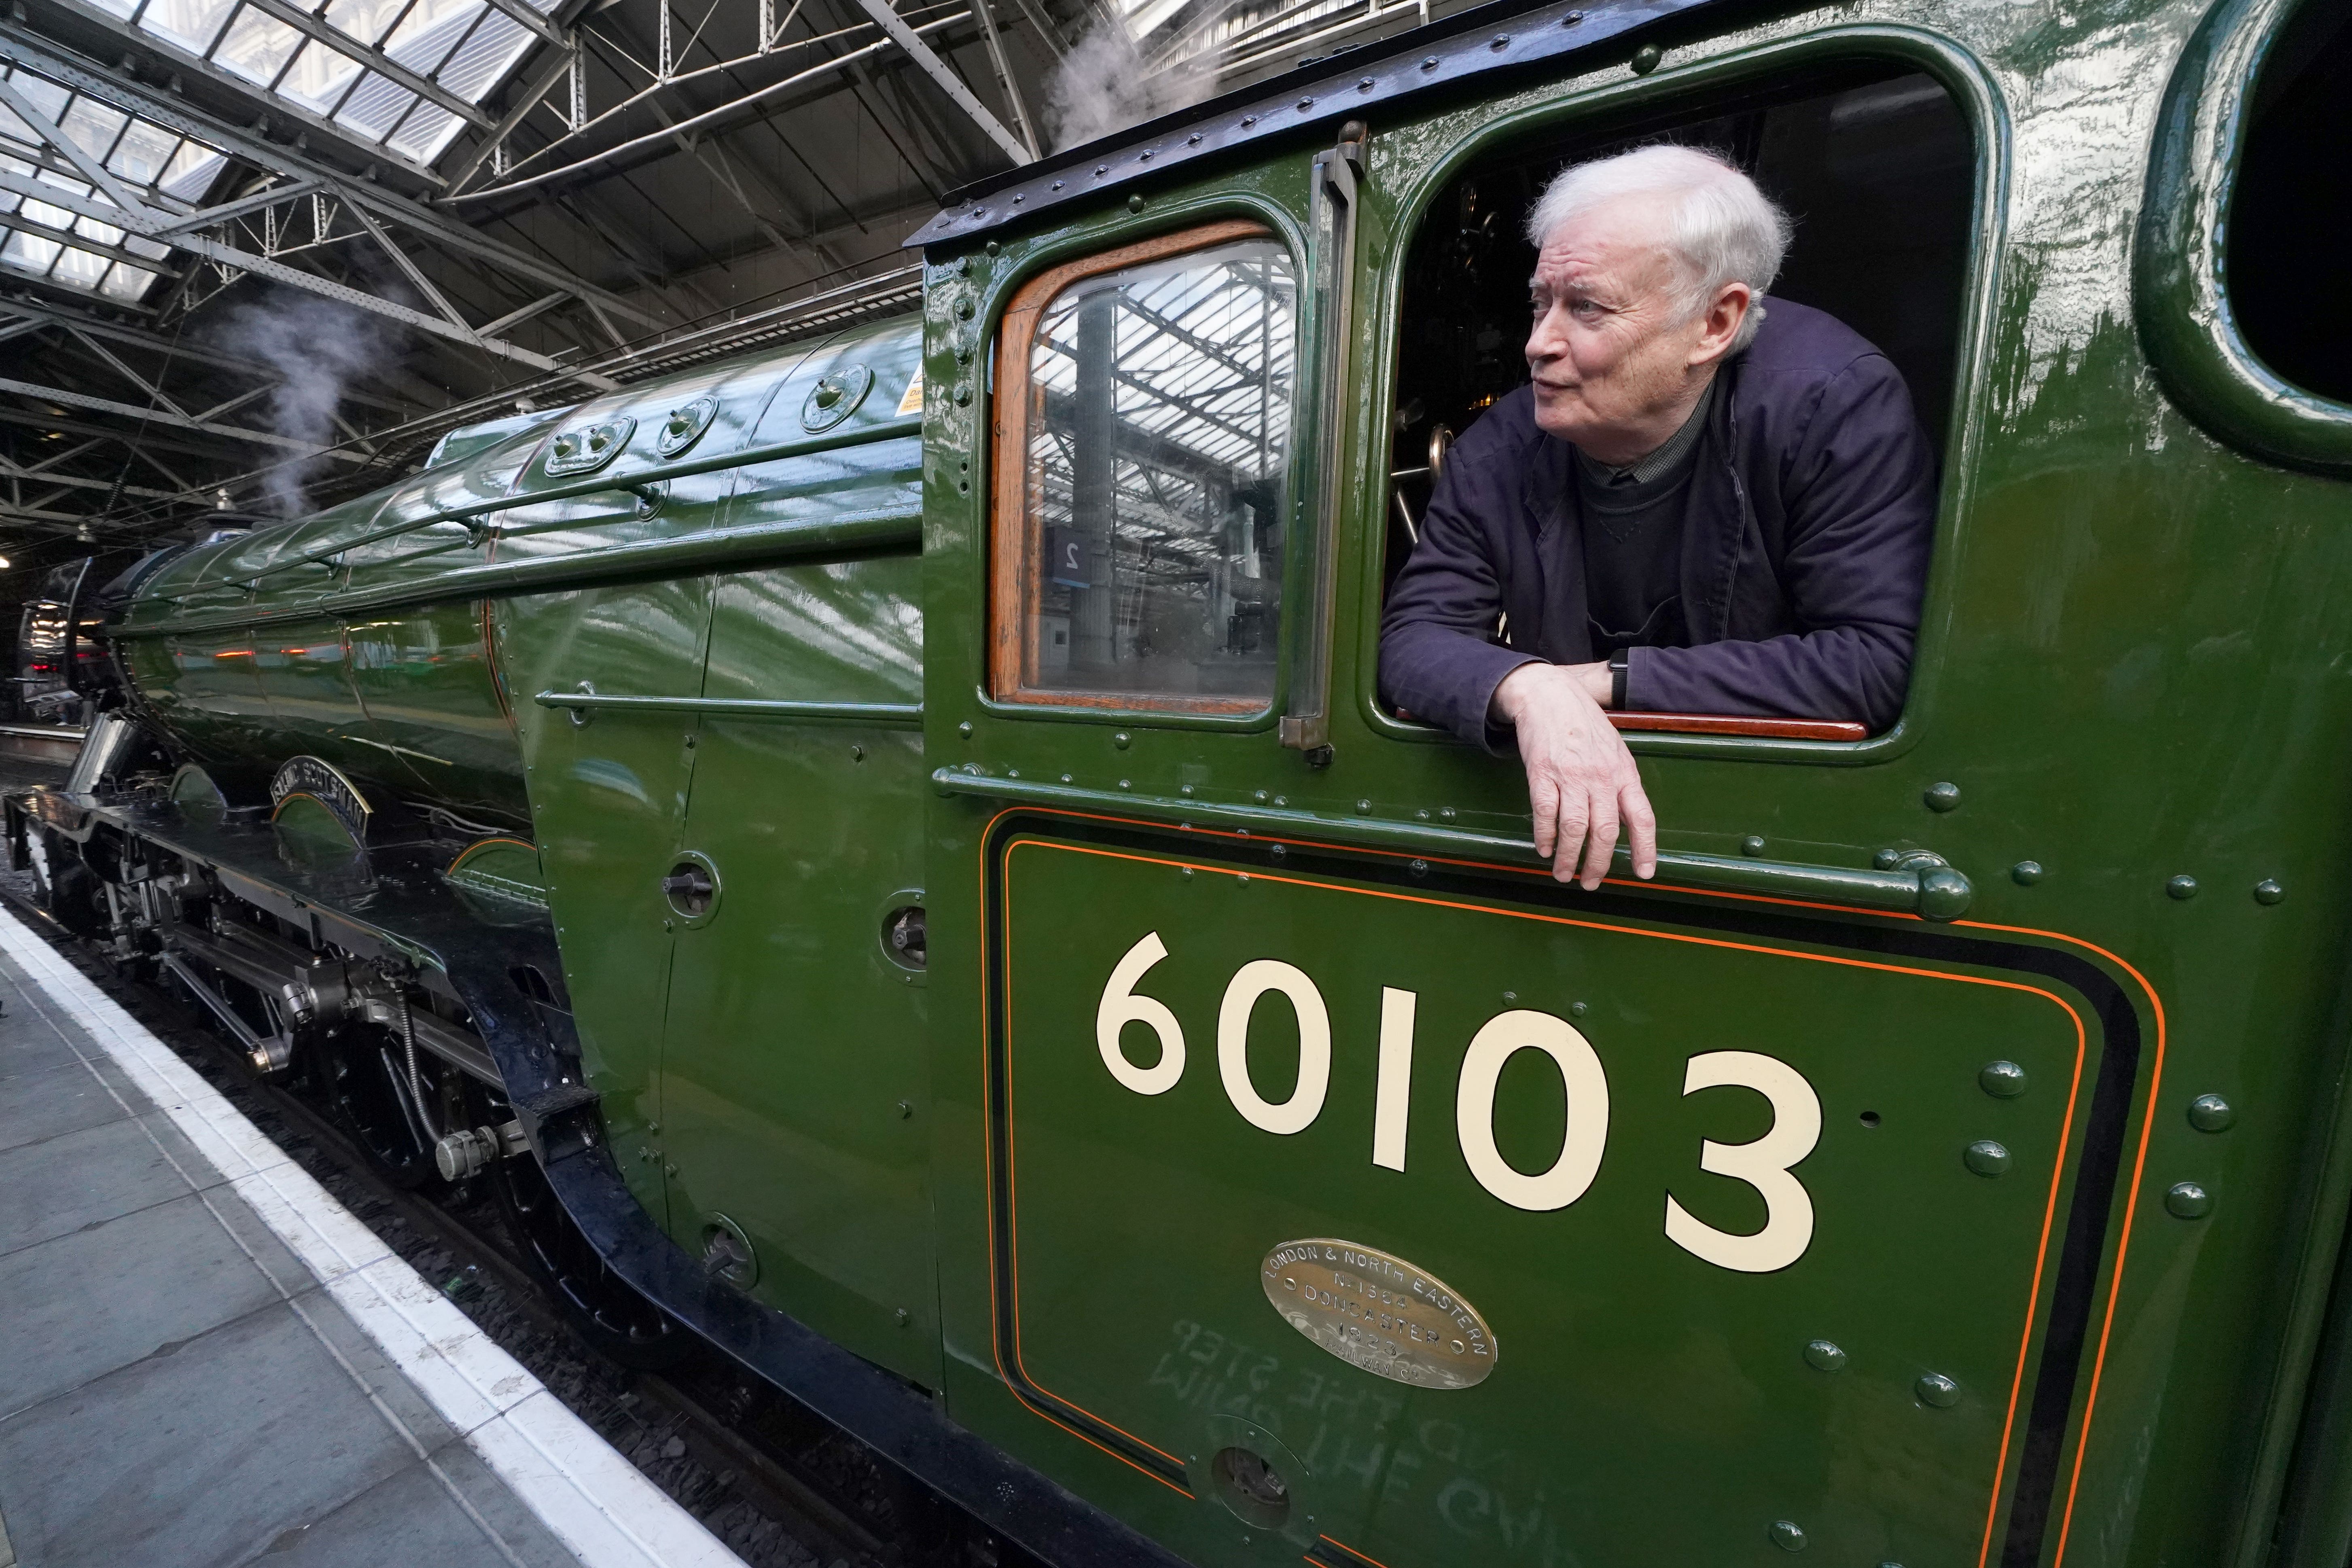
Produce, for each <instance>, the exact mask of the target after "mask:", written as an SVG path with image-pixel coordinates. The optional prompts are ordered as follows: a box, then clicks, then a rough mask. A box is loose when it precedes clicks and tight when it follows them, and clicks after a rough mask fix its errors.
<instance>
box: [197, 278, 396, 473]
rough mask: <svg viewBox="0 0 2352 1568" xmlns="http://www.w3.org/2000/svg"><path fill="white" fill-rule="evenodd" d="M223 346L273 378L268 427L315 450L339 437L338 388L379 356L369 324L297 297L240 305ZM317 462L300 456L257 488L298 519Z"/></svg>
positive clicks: (377, 338)
mask: <svg viewBox="0 0 2352 1568" xmlns="http://www.w3.org/2000/svg"><path fill="white" fill-rule="evenodd" d="M221 346H222V347H224V348H225V349H226V350H227V351H228V352H230V353H237V354H243V355H245V356H247V357H248V358H251V359H257V360H259V361H260V362H261V363H264V364H266V365H268V367H269V368H270V369H272V370H274V371H276V372H277V373H278V377H279V380H278V385H277V387H276V388H275V389H274V390H273V391H272V392H271V393H270V395H269V415H270V423H271V425H272V426H273V427H274V428H275V429H276V430H277V432H278V434H279V435H280V436H284V437H287V438H288V439H289V440H295V441H304V442H309V443H310V444H311V445H313V446H320V447H325V446H331V445H332V444H333V443H334V441H335V439H336V431H335V422H334V415H335V408H336V405H338V404H340V403H341V401H342V396H343V388H344V387H345V386H346V385H347V384H350V382H351V381H352V379H353V378H354V377H357V376H360V375H363V374H367V373H369V372H370V371H372V370H373V369H374V368H375V366H376V365H377V364H378V363H380V361H381V360H382V358H383V353H384V343H383V335H382V333H381V332H380V331H379V330H378V328H377V326H376V324H375V322H374V321H373V318H371V317H367V316H363V315H361V314H360V313H359V312H357V311H354V310H344V309H343V308H341V306H338V305H335V304H332V303H330V302H329V301H327V300H317V299H307V298H301V297H293V298H281V299H278V300H271V301H270V302H268V303H267V304H256V305H247V306H245V307H244V308H242V309H241V310H237V311H236V313H235V314H233V315H231V316H230V317H229V318H228V321H227V324H226V328H225V330H224V331H223V332H222V338H221ZM319 463H320V459H319V458H302V459H300V460H299V461H296V462H291V463H287V464H284V465H281V466H279V467H276V468H271V469H270V470H269V472H268V474H267V475H265V476H264V477H263V479H262V488H263V489H265V490H266V491H268V496H269V503H270V505H271V506H272V507H274V508H275V509H276V510H278V513H279V514H280V515H282V516H286V517H299V516H301V515H302V514H303V513H304V512H306V511H308V510H310V502H309V500H308V498H307V496H306V495H305V494H304V490H303V486H304V484H305V482H306V481H307V480H308V479H309V478H310V474H311V473H312V471H313V470H315V469H316V468H317V467H318V465H319Z"/></svg>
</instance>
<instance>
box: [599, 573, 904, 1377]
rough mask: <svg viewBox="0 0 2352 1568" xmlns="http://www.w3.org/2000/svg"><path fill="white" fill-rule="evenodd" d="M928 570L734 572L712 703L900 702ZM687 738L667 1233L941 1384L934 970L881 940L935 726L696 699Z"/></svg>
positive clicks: (669, 1087) (714, 649)
mask: <svg viewBox="0 0 2352 1568" xmlns="http://www.w3.org/2000/svg"><path fill="white" fill-rule="evenodd" d="M918 584H919V561H918V560H917V559H916V558H915V557H913V556H908V555H895V556H879V557H872V558H867V559H864V560H857V561H848V562H840V563H812V564H808V565H798V566H789V567H778V568H775V569H772V570H771V571H766V572H758V573H747V574H742V575H740V576H735V577H730V578H725V579H721V580H720V582H719V588H718V591H717V595H716V599H715V604H714V610H713V617H712V627H711V636H710V655H709V673H708V677H707V679H706V680H705V682H704V685H703V695H704V697H705V698H706V699H713V700H722V701H723V700H771V701H809V702H865V703H911V702H912V701H913V700H915V699H916V697H917V695H918V694H919V690H920V682H921V671H922V616H921V611H920V609H919V605H918V603H917V600H916V593H917V588H918ZM616 717H619V716H618V715H609V716H608V715H604V714H600V715H599V717H598V719H597V721H596V722H597V723H599V724H602V723H604V722H607V721H608V718H616ZM639 722H646V723H664V722H668V723H675V722H677V721H676V720H672V719H667V718H664V717H661V716H648V717H646V719H643V720H639ZM926 774H927V769H926V767H925V764H924V762H923V748H922V738H921V737H920V736H919V735H918V734H915V733H912V732H910V731H908V730H906V729H904V728H897V727H893V728H885V727H881V726H878V725H876V724H873V723H870V722H858V721H844V722H817V723H811V722H805V721H797V720H793V719H785V718H777V717H754V718H743V717H733V716H719V715H717V714H709V713H706V714H705V715H703V716H702V717H701V718H700V720H699V721H698V748H697V752H696V761H695V769H694V795H693V800H692V803H691V805H690V807H689V809H688V820H687V827H686V835H685V838H684V840H683V842H684V844H685V846H686V847H688V848H690V849H692V850H694V851H696V852H698V854H700V855H701V856H703V857H706V858H707V863H708V865H709V867H710V868H712V870H713V872H714V873H715V875H716V877H717V879H718V881H719V899H718V902H717V905H716V907H715V908H714V909H713V910H712V911H711V912H710V914H709V917H708V918H707V919H705V920H699V921H690V922H686V927H685V929H683V930H681V931H679V933H678V936H677V956H676V958H675V960H674V961H673V964H672V969H671V982H670V990H669V1006H668V1016H667V1036H666V1044H665V1046H664V1049H663V1056H662V1094H661V1098H662V1106H663V1116H664V1120H665V1121H666V1123H667V1132H666V1134H665V1138H664V1147H665V1149H667V1151H668V1155H669V1158H670V1160H671V1161H672V1163H675V1164H676V1165H677V1168H678V1171H679V1175H678V1176H677V1179H676V1180H675V1181H674V1183H673V1184H672V1188H671V1211H670V1225H671V1231H672V1234H673V1235H674V1236H676V1237H677V1239H678V1241H679V1242H680V1244H681V1245H683V1246H686V1247H688V1248H689V1249H690V1250H693V1251H696V1252H699V1251H700V1250H701V1248H702V1247H703V1245H704V1238H705V1231H706V1229H707V1228H708V1227H710V1226H717V1225H719V1223H720V1219H721V1216H724V1218H725V1219H726V1220H728V1221H731V1222H732V1223H733V1224H735V1225H736V1226H740V1229H741V1231H742V1233H743V1235H744V1236H745V1237H748V1239H749V1240H750V1241H751V1247H752V1249H753V1253H754V1255H755V1257H756V1258H757V1260H758V1264H759V1273H758V1277H757V1279H756V1281H755V1282H754V1284H753V1285H752V1290H753V1294H755V1295H756V1296H758V1297H759V1298H761V1300H767V1301H770V1302H772V1304H774V1305H775V1306H777V1307H780V1308H782V1310H786V1311H789V1312H791V1313H792V1314H793V1315H794V1316H795V1317H798V1318H800V1319H801V1320H802V1321H804V1322H806V1323H808V1324H810V1325H811V1326H812V1327H814V1328H815V1329H817V1330H818V1331H820V1332H823V1333H824V1334H826V1335H828V1336H830V1337H832V1338H833V1339H835V1340H837V1341H839V1342H841V1343H843V1344H845V1345H847V1346H848V1347H850V1348H851V1349H852V1350H855V1351H856V1352H858V1353H859V1354H861V1355H864V1356H866V1357H867V1358H868V1359H870V1360H873V1361H876V1362H878V1363H882V1364H883V1365H885V1366H887V1367H890V1368H891V1369H893V1370H894V1371H897V1372H898V1373H902V1374H903V1375H905V1376H908V1377H910V1378H914V1379H916V1380H917V1381H919V1382H921V1383H923V1384H929V1385H930V1386H934V1387H936V1386H937V1385H938V1384H939V1382H940V1368H939V1333H938V1321H937V1310H936V1303H937V1288H936V1285H935V1283H934V1280H933V1273H932V1268H933V1264H932V1232H931V1226H932V1214H931V1196H930V1191H929V1142H928V1141H929V1119H930V1106H929V1099H930V1097H929V1085H928V1079H929V1064H928V1061H927V1050H926V1047H927V1043H928V1037H927V1033H926V1024H927V1016H926V1013H925V1010H924V1006H923V1002H924V994H925V993H924V991H923V989H922V984H921V982H922V980H923V975H922V973H920V971H919V970H917V969H915V968H912V967H909V966H908V965H907V964H905V963H901V962H898V961H897V960H896V959H894V958H893V957H892V956H891V952H890V950H889V948H888V946H887V941H886V937H887V931H886V923H887V918H888V916H889V914H890V912H891V911H892V910H894V909H898V908H901V907H905V906H908V905H919V904H920V902H921V901H922V894H921V892H920V891H919V889H920V888H921V885H922V864H923V856H922V849H923V845H922V836H921V826H920V824H921V809H922V807H921V802H922V798H923V784H924V780H925V778H926Z"/></svg>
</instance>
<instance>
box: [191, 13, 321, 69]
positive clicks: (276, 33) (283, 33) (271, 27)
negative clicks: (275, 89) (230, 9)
mask: <svg viewBox="0 0 2352 1568" xmlns="http://www.w3.org/2000/svg"><path fill="white" fill-rule="evenodd" d="M299 47H302V35H301V34H299V33H298V32H296V31H295V30H294V29H293V28H291V27H289V26H287V25H286V24H285V23H283V22H281V21H279V20H278V18H277V17H275V16H270V15H268V13H267V12H264V11H259V10H256V9H255V8H254V7H253V6H251V5H247V7H246V8H245V9H244V10H242V11H239V12H238V13H237V14H236V21H234V22H231V23H230V24H229V25H228V31H227V32H226V33H224V34H222V35H221V41H220V47H218V48H216V49H215V50H214V51H213V59H214V61H215V63H216V64H219V65H224V66H226V67H227V68H229V69H231V70H233V71H235V72H236V74H237V75H239V76H241V77H243V78H245V79H247V81H254V82H259V83H260V84H261V85H262V86H264V87H268V85H269V84H270V83H271V82H274V81H276V80H277V79H278V72H279V71H281V70H283V69H285V68H286V62H287V61H288V60H289V59H292V58H294V51H295V50H296V49H298V48H299Z"/></svg>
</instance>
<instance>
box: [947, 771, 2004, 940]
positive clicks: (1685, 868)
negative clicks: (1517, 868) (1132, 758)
mask: <svg viewBox="0 0 2352 1568" xmlns="http://www.w3.org/2000/svg"><path fill="white" fill-rule="evenodd" d="M931 783H932V784H933V785H934V786H935V787H936V788H937V789H938V790H939V792H940V794H941V795H972V796H980V797H983V798H988V799H993V800H1005V801H1013V802H1018V803H1027V804H1034V805H1059V806H1070V807H1076V808H1077V809H1080V810H1084V811H1088V812H1094V813H1108V814H1114V815H1118V816H1135V815H1138V814H1142V815H1146V816H1153V817H1161V818H1172V819H1174V821H1175V823H1176V824H1177V825H1178V826H1183V827H1190V826H1196V825H1197V826H1217V827H1243V828H1247V829H1249V830H1250V831H1251V832H1253V833H1258V834H1263V833H1266V832H1269V831H1270V832H1273V833H1276V834H1290V835H1296V836H1297V837H1300V838H1315V839H1324V840H1329V841H1334V842H1338V843H1341V844H1349V845H1358V846H1361V847H1365V848H1371V849H1385V850H1389V851H1391V852H1395V853H1403V854H1413V855H1429V856H1438V857H1444V858H1476V859H1482V860H1512V861H1518V862H1520V863H1522V864H1535V865H1539V864H1541V863H1542V862H1541V861H1540V860H1538V858H1537V855H1536V847H1535V845H1534V844H1533V843H1532V842H1531V841H1530V840H1528V839H1525V838H1507V837H1503V836H1501V835H1499V834H1488V833H1473V832H1470V831H1468V830H1466V829H1464V828H1458V827H1438V826H1432V825H1429V824H1425V823H1418V822H1412V823H1408V822H1393V821H1381V820H1380V819H1377V818H1372V817H1364V816H1330V815H1328V814H1326V813H1323V812H1315V811H1301V810H1299V809H1298V808H1297V807H1296V806H1274V807H1269V806H1262V805H1220V804H1216V803H1213V802H1205V801H1199V800H1184V799H1173V798H1171V797H1169V796H1167V795H1132V794H1129V793H1128V792H1126V791H1123V790H1097V789H1087V788H1083V787H1081V786H1078V785H1075V784H1045V783H1040V782H1038V781H1035V780H1031V779H1015V778H1006V777H1003V776H1002V775H999V774H992V773H976V772H969V771H966V770H965V769H962V768H940V769H939V770H938V771H937V772H935V773H932V774H931ZM1614 874H1615V875H1617V876H1621V877H1628V876H1631V875H1632V874H1633V856H1632V854H1631V853H1630V852H1629V851H1627V850H1626V849H1625V848H1624V847H1622V846H1621V847H1619V848H1618V851H1617V858H1616V866H1615V869H1614ZM1658 882H1659V884H1660V885H1661V886H1666V887H1672V886H1675V885H1680V886H1685V887H1693V888H1705V889H1710V890H1720V891H1726V892H1741V893H1757V894H1761V895H1764V896H1766V897H1771V898H1787V899H1807V900H1822V901H1823V902H1828V903H1837V904H1845V905H1848V906H1851V907H1853V908H1856V909H1865V910H1893V911H1895V912H1897V913H1901V914H1916V915H1917V916H1919V917H1920V918H1921V919H1923V920H1930V921H1950V920H1958V918H1959V917H1960V916H1961V915H1963V914H1965V913H1967V912H1968V908H1969V900H1971V899H1972V898H1973V897H1974V896H1975V889H1974V888H1973V887H1971V886H1970V884H1969V879H1968V878H1967V877H1966V876H1965V875H1964V874H1962V873H1961V872H1958V871H1956V870H1954V869H1953V868H1950V867H1949V866H1946V865H1944V864H1943V863H1942V862H1941V861H1940V860H1935V859H1934V858H1932V857H1921V858H1919V863H1917V864H1914V865H1907V866H1906V865H1896V866H1893V867H1888V868H1884V869H1863V868H1849V867H1843V866H1817V865H1809V864H1805V863H1802V862H1799V861H1790V860H1765V859H1750V858H1746V857H1742V856H1733V855H1693V854H1685V853H1678V852H1671V851H1666V852H1661V853H1660V854H1659V856H1658Z"/></svg>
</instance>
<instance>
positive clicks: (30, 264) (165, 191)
mask: <svg viewBox="0 0 2352 1568" xmlns="http://www.w3.org/2000/svg"><path fill="white" fill-rule="evenodd" d="M0 79H5V81H6V82H7V83H8V84H9V85H10V86H11V87H13V88H15V89H16V90H17V91H18V92H20V93H22V94H23V95H24V96H25V97H26V99H28V100H31V102H32V105H33V107H34V108H35V109H37V110H40V111H41V113H43V114H44V115H46V116H47V117H48V119H49V120H50V121H52V122H54V123H55V124H56V125H57V127H58V129H59V130H60V131H63V132H65V133H66V135H67V136H68V138H70V139H71V141H72V142H73V143H74V145H75V146H77V147H79V149H80V150H81V151H83V152H84V153H89V155H90V156H91V157H92V158H94V159H96V160H97V161H98V162H99V163H101V164H103V165H104V166H105V168H106V170H107V172H108V173H110V174H113V175H114V176H115V177H116V178H117V179H120V180H121V182H122V183H123V184H125V185H127V186H129V187H131V189H132V190H134V191H139V192H143V193H145V194H146V195H148V196H150V197H151V198H152V197H155V196H157V195H161V196H163V197H168V198H173V199H174V201H175V202H176V203H177V204H186V203H192V202H200V201H202V200H203V199H204V198H205V195H206V194H207V193H208V192H209V191H210V190H211V188H212V184H213V181H214V179H215V177H216V176H217V175H218V174H220V171H221V165H222V163H224V162H225V160H224V159H223V157H222V155H221V153H219V151H218V150H217V149H215V148H212V147H209V146H206V145H205V143H204V142H197V141H194V140H191V139H190V138H187V137H184V136H182V135H181V134H180V133H179V132H175V131H166V130H164V129H163V127H162V126H160V125H157V124H154V123H152V121H146V120H142V119H141V118H139V116H137V115H135V114H131V113H128V112H126V111H125V110H121V109H117V108H116V107H115V106H114V105H112V104H110V103H107V102H104V101H102V100H99V99H95V98H91V97H90V96H89V95H88V94H87V93H81V92H76V91H74V90H73V89H70V88H66V87H61V86H59V85H58V83H56V82H53V81H51V80H49V79H47V78H46V77H40V76H36V75H34V74H33V73H32V72H30V71H28V70H26V69H24V68H22V67H17V68H14V69H5V70H0ZM45 149H46V142H45V139H44V138H43V137H42V136H41V135H40V134H39V133H38V132H36V131H35V130H34V129H33V128H32V127H31V126H30V125H27V124H26V122H25V121H23V120H22V119H20V118H18V117H17V115H16V113H15V112H14V111H13V110H10V109H9V108H8V107H7V106H6V105H5V104H0V169H4V170H5V171H7V172H8V173H9V174H15V175H17V176H19V177H21V178H24V179H28V180H33V181H36V182H37V183H38V184H44V185H53V186H55V187H57V189H58V191H59V192H61V193H63V194H65V195H72V196H79V197H81V198H83V199H84V200H85V201H89V202H95V203H97V204H99V205H101V206H106V207H109V208H111V207H112V206H113V203H111V202H110V201H109V200H108V199H107V197H106V196H105V195H102V194H101V193H100V192H97V191H94V190H92V189H91V187H90V184H89V181H87V180H84V179H81V178H79V177H78V176H77V175H74V174H69V173H67V172H65V165H64V161H63V160H62V159H60V158H58V156H57V155H56V154H55V153H47V152H46V150H45ZM156 205H159V206H160V205H173V203H167V202H163V201H158V202H157V203H156ZM170 254H171V250H170V247H167V246H163V245H159V244H157V243H156V242H155V241H153V240H152V239H142V238H140V237H138V236H136V235H132V234H126V233H125V232H124V231H123V230H122V229H121V228H120V227H118V226H115V225H113V224H110V223H104V222H101V221H100V220H99V219H98V218H95V217H92V216H88V215H87V214H78V213H76V212H74V211H71V210H69V209H68V208H66V207H63V206H59V205H55V204H53V203H49V202H45V201H42V200H40V199H39V198H38V197H37V196H28V195H22V194H21V193H18V192H16V191H0V268H6V269H7V270H9V271H11V272H16V273H20V274H23V275H26V276H29V277H34V278H40V279H47V280H48V281H49V282H52V283H61V284H64V285H66V286H67V287H68V288H72V289H84V290H87V291H89V292H90V293H93V294H98V295H101V296H103V297H105V298H107V299H110V300H122V301H124V302H126V303H130V304H136V303H138V302H139V301H140V300H143V299H145V298H146V296H147V292H148V290H149V289H150V288H152V286H153V284H154V282H155V279H156V278H157V277H158V276H159V272H158V271H157V269H156V268H152V267H146V266H142V265H140V263H141V262H142V261H161V260H162V259H163V258H165V257H166V256H169V255H170Z"/></svg>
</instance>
